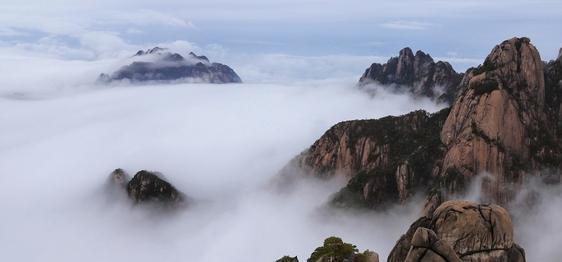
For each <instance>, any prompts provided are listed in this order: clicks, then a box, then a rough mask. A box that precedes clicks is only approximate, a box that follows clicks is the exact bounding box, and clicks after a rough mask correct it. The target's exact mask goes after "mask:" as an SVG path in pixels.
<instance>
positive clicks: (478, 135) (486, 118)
mask: <svg viewBox="0 0 562 262" xmlns="http://www.w3.org/2000/svg"><path fill="white" fill-rule="evenodd" d="M544 108H545V82H544V74H543V62H542V61H541V59H540V56H539V53H538V51H537V50H536V49H535V47H534V46H533V45H532V44H531V43H530V41H529V39H527V38H513V39H510V40H507V41H504V42H503V43H501V44H500V45H498V46H496V47H495V48H494V49H493V50H492V52H491V54H490V55H488V57H487V58H486V60H485V62H484V64H483V65H482V66H480V67H479V68H478V69H476V70H472V71H469V73H467V75H466V76H465V79H463V81H462V87H461V93H460V94H459V96H458V98H457V100H456V101H455V103H454V104H453V106H452V108H451V113H450V114H449V116H448V117H447V120H446V122H445V124H444V126H443V130H442V131H441V139H442V141H443V143H444V144H446V145H447V148H448V149H447V153H446V154H445V157H444V159H443V167H442V168H441V170H440V172H439V173H440V175H441V176H442V177H446V176H450V175H451V173H456V174H460V175H462V176H463V177H464V178H466V179H469V178H470V177H472V176H475V175H477V174H481V173H483V172H486V173H489V174H491V176H492V177H493V179H492V180H490V183H489V184H487V185H486V188H485V189H484V193H486V196H487V197H488V198H489V199H491V200H492V201H497V202H498V203H506V202H507V201H509V200H510V199H511V198H512V197H513V192H512V190H511V189H512V188H513V186H512V185H518V184H520V183H521V182H522V180H523V178H524V176H526V175H528V174H529V173H531V172H533V171H538V170H539V169H540V168H544V167H548V166H549V165H551V164H553V163H552V159H559V158H560V149H559V148H560V146H559V144H558V143H552V142H556V141H557V138H556V136H555V134H554V133H553V132H552V131H551V129H550V128H548V127H550V126H551V124H550V123H549V122H548V121H547V115H546V114H545V111H544ZM445 186H446V187H447V188H449V191H454V190H451V188H450V187H449V185H445Z"/></svg>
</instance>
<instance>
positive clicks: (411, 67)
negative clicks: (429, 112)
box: [359, 48, 462, 104]
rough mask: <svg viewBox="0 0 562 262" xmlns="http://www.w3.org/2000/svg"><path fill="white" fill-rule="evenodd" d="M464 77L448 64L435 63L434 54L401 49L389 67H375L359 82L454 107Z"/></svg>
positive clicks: (383, 65) (362, 84)
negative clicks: (390, 88)
mask: <svg viewBox="0 0 562 262" xmlns="http://www.w3.org/2000/svg"><path fill="white" fill-rule="evenodd" d="M461 79H462V74H458V73H457V72H455V70H454V69H453V67H452V66H451V65H450V64H449V63H447V62H442V61H438V62H434V61H433V58H431V56H430V55H428V54H426V53H424V52H422V51H417V52H416V54H415V55H414V54H413V52H412V50H411V49H410V48H404V49H402V50H400V54H399V56H398V57H393V58H391V59H390V60H388V62H387V63H386V64H382V65H381V64H378V63H374V64H372V65H371V66H370V67H369V68H367V70H365V73H363V75H362V76H361V78H360V79H359V85H360V86H365V85H367V84H369V83H373V82H374V83H377V84H380V85H385V86H388V85H391V86H393V89H395V90H398V91H407V92H410V93H412V94H414V95H416V96H426V97H430V98H434V99H437V100H438V101H440V102H447V103H449V104H451V103H452V102H453V100H454V99H455V96H456V94H457V91H458V89H457V88H458V85H459V82H460V81H461Z"/></svg>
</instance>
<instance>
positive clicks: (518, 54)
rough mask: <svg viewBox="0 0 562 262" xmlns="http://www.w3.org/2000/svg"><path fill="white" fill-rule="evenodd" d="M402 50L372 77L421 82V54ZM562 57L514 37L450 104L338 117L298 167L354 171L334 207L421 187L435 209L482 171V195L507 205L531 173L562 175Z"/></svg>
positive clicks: (402, 195) (384, 199)
mask: <svg viewBox="0 0 562 262" xmlns="http://www.w3.org/2000/svg"><path fill="white" fill-rule="evenodd" d="M401 53H403V54H402V55H401V57H402V58H396V59H394V60H393V59H391V61H389V63H388V64H387V65H386V66H385V67H384V68H395V69H396V70H394V69H392V71H388V70H390V69H384V68H383V69H384V70H383V69H380V70H379V69H376V68H378V66H376V65H374V66H373V69H372V70H371V71H372V72H375V71H377V70H379V71H380V72H383V73H380V74H379V73H377V74H374V73H370V71H369V70H368V72H367V73H366V74H365V75H366V76H365V77H367V76H368V75H374V76H376V77H375V79H380V80H377V81H380V82H381V83H386V82H385V81H397V80H396V79H410V80H408V81H414V80H412V79H416V78H415V77H414V75H415V74H413V73H412V74H411V72H409V71H408V70H406V69H404V68H410V69H411V70H414V69H412V65H413V64H416V62H415V60H416V59H415V56H414V58H412V55H411V54H410V53H411V52H409V51H408V50H403V51H402V52H401ZM418 56H419V57H420V58H418V60H423V59H422V57H424V56H423V54H418ZM412 59H413V60H412ZM561 59H562V58H560V57H559V58H558V59H557V60H554V61H551V62H549V63H546V64H545V63H544V62H542V61H541V59H540V56H539V53H538V51H537V50H536V48H535V47H534V46H533V45H532V44H531V43H530V40H529V39H528V38H513V39H509V40H506V41H504V42H502V43H501V44H500V45H498V46H496V47H495V48H494V49H493V50H492V52H491V53H490V55H488V57H487V58H486V60H485V61H484V63H483V64H482V65H481V66H479V67H478V68H471V69H469V70H468V71H467V72H466V73H465V74H464V75H463V78H462V80H461V81H460V84H459V87H458V90H459V93H458V95H457V96H456V99H455V101H454V103H453V105H452V107H451V108H450V110H449V109H445V110H442V111H440V112H438V113H436V114H434V115H428V114H427V113H425V112H419V111H418V112H413V113H410V114H407V115H404V116H400V117H386V118H382V119H379V120H357V121H347V122H342V123H339V124H337V125H335V126H334V127H332V128H330V130H328V131H327V132H326V133H325V134H324V135H323V136H322V137H321V138H320V139H319V140H317V141H316V142H315V143H314V144H313V145H312V146H311V147H310V148H309V149H308V150H306V151H305V152H303V153H302V154H301V155H299V156H297V157H296V158H295V159H294V160H292V162H291V165H290V166H296V167H298V168H300V170H301V171H300V172H302V173H304V174H306V175H310V174H312V175H313V176H318V177H330V176H333V175H344V176H347V177H350V180H349V182H348V184H347V186H346V187H345V188H343V189H342V190H341V191H340V192H338V193H337V194H336V195H335V197H334V199H333V201H332V203H334V204H336V206H361V207H369V208H378V207H381V206H384V203H403V202H405V201H406V200H407V199H408V198H409V197H410V196H411V195H412V194H413V193H414V192H415V191H416V190H420V191H425V193H426V194H427V197H428V198H427V199H428V201H427V204H426V209H425V211H426V212H428V213H431V212H432V211H433V210H434V209H435V208H436V207H437V206H439V204H441V203H442V202H443V201H445V200H447V199H448V198H449V197H450V196H451V195H452V194H457V195H458V194H462V193H463V192H465V190H466V189H467V188H466V187H467V185H469V183H470V182H472V180H473V178H474V177H475V176H477V175H479V174H483V173H486V174H488V178H489V179H485V180H484V183H483V185H482V188H483V190H482V193H483V194H482V200H483V201H487V202H488V201H489V202H491V203H499V204H502V205H503V204H506V203H508V202H509V201H511V200H512V198H513V197H514V195H515V193H516V192H518V190H519V188H520V187H521V186H522V184H523V182H524V180H526V179H527V178H528V177H529V176H535V175H542V174H552V173H554V174H560V172H559V171H560V169H561V167H562V166H561V165H562V143H561V141H562V140H561V139H562V136H561V134H562V106H561V104H562V62H561ZM381 70H382V71H381ZM404 70H406V71H404ZM414 71H415V70H414ZM377 72H378V71H377ZM388 72H392V73H388ZM397 76H400V77H397ZM551 180H552V181H557V182H560V176H559V175H557V179H551ZM412 234H413V232H412Z"/></svg>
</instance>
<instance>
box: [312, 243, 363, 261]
mask: <svg viewBox="0 0 562 262" xmlns="http://www.w3.org/2000/svg"><path fill="white" fill-rule="evenodd" d="M357 252H358V251H357V247H356V246H355V245H352V244H349V243H344V242H343V241H342V240H341V238H339V237H329V238H326V240H324V245H323V246H321V247H318V248H316V250H314V252H312V255H310V258H309V259H308V260H307V262H318V261H330V262H343V261H347V260H350V258H351V257H352V256H353V255H354V254H356V253H357Z"/></svg>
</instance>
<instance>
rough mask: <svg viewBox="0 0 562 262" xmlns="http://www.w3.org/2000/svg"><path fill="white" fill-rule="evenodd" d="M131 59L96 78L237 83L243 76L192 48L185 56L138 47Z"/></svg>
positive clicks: (110, 80)
mask: <svg viewBox="0 0 562 262" xmlns="http://www.w3.org/2000/svg"><path fill="white" fill-rule="evenodd" d="M132 59H133V60H135V61H134V62H132V63H131V64H130V65H126V66H123V67H121V68H120V69H119V70H117V71H116V72H114V73H112V74H101V75H100V77H99V78H98V82H102V83H109V82H113V81H122V80H127V81H130V82H133V83H139V82H147V81H157V82H170V81H187V82H197V83H218V84H221V83H240V82H242V80H241V79H240V77H239V76H238V75H237V74H236V72H234V70H232V68H230V67H228V66H227V65H224V64H220V63H211V62H210V61H209V59H208V58H207V57H205V56H198V55H196V54H194V53H193V52H191V53H189V55H188V56H187V57H183V56H182V55H180V54H178V53H172V52H169V51H168V50H167V49H164V48H160V47H155V48H152V49H149V50H146V51H144V50H139V51H138V52H137V53H136V54H135V55H134V56H133V57H132Z"/></svg>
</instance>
